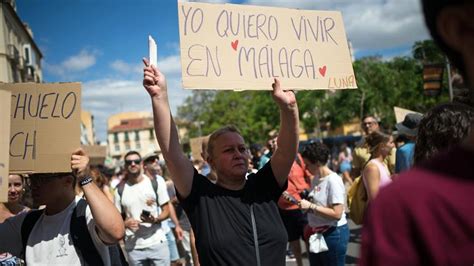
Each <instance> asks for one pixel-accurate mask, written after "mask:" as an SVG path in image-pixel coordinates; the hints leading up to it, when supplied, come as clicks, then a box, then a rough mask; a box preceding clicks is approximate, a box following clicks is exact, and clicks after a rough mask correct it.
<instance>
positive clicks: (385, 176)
mask: <svg viewBox="0 0 474 266" xmlns="http://www.w3.org/2000/svg"><path fill="white" fill-rule="evenodd" d="M369 163H374V164H375V165H377V167H378V168H379V173H380V183H379V189H380V188H383V187H385V186H386V185H388V184H390V183H391V182H392V179H391V178H390V172H389V171H388V169H387V167H386V166H385V164H383V163H381V162H379V161H378V160H377V159H372V160H370V161H369ZM362 180H363V181H364V186H365V187H366V188H367V181H366V180H365V177H363V179H362Z"/></svg>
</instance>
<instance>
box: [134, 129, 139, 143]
mask: <svg viewBox="0 0 474 266" xmlns="http://www.w3.org/2000/svg"><path fill="white" fill-rule="evenodd" d="M139 140H140V132H138V130H135V141H139Z"/></svg>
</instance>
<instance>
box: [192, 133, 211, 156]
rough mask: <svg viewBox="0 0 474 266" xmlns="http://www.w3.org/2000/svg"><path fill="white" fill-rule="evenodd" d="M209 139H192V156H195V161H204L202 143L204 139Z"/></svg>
mask: <svg viewBox="0 0 474 266" xmlns="http://www.w3.org/2000/svg"><path fill="white" fill-rule="evenodd" d="M206 138H208V137H207V136H206V137H197V138H190V139H189V143H190V145H191V155H192V156H193V159H194V160H204V159H203V158H202V156H201V152H202V141H203V140H204V139H206Z"/></svg>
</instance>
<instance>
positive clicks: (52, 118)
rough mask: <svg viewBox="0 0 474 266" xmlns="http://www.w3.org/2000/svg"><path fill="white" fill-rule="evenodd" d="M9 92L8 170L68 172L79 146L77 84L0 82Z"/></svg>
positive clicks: (2, 87)
mask: <svg viewBox="0 0 474 266" xmlns="http://www.w3.org/2000/svg"><path fill="white" fill-rule="evenodd" d="M0 89H6V90H8V91H10V92H11V114H10V118H11V130H10V172H12V173H53V172H70V171H71V162H70V160H71V153H72V152H73V151H74V150H75V149H77V148H78V147H79V146H80V134H81V126H80V125H81V84H80V83H49V84H48V83H17V84H0Z"/></svg>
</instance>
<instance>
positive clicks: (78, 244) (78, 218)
mask: <svg viewBox="0 0 474 266" xmlns="http://www.w3.org/2000/svg"><path fill="white" fill-rule="evenodd" d="M86 208H87V202H86V201H85V200H84V199H80V200H79V201H78V202H77V205H76V207H75V208H74V210H73V214H72V217H71V224H70V229H69V231H70V232H69V233H70V234H71V238H72V242H73V244H74V248H75V249H76V252H77V254H78V255H79V257H80V258H82V260H83V261H82V262H83V263H84V265H94V266H95V265H104V262H103V261H102V258H101V257H100V254H99V252H98V251H97V249H96V248H95V246H94V242H92V238H91V236H90V234H89V230H88V229H87V220H86ZM43 211H44V210H34V211H30V212H29V213H28V214H27V215H26V216H25V220H24V221H23V223H22V225H21V241H22V244H23V256H24V255H25V252H26V244H27V242H28V237H29V236H30V233H31V231H32V230H33V227H34V226H35V224H36V222H37V221H38V219H39V218H40V216H41V214H43ZM109 256H110V262H111V265H114V266H115V265H116V266H121V265H128V262H127V261H126V259H125V256H124V254H123V252H122V249H121V248H120V245H119V244H116V245H113V246H109ZM27 263H28V262H27Z"/></svg>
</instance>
